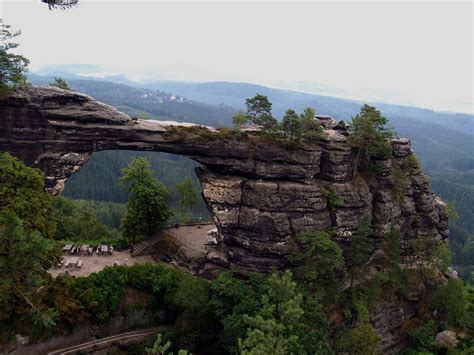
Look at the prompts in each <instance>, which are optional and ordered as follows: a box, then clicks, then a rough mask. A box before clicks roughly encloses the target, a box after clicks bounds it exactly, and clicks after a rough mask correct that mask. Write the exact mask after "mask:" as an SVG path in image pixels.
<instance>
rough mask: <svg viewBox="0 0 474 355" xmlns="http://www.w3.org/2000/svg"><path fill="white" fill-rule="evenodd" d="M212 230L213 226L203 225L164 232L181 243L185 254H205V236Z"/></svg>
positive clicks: (170, 229)
mask: <svg viewBox="0 0 474 355" xmlns="http://www.w3.org/2000/svg"><path fill="white" fill-rule="evenodd" d="M213 228H215V225H214V224H203V225H201V226H181V227H179V228H168V229H166V230H165V232H166V233H167V234H169V235H170V236H172V237H173V238H175V239H177V240H179V241H180V242H181V243H183V245H184V247H185V249H186V252H187V253H191V254H205V253H206V249H205V247H204V244H205V243H206V234H207V232H208V231H209V230H211V229H213Z"/></svg>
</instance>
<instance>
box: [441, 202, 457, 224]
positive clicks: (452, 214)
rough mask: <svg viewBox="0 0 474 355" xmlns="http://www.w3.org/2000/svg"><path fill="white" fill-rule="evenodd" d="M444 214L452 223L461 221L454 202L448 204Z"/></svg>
mask: <svg viewBox="0 0 474 355" xmlns="http://www.w3.org/2000/svg"><path fill="white" fill-rule="evenodd" d="M443 213H444V214H445V215H446V216H447V217H448V218H449V219H450V220H452V221H457V220H458V219H459V213H458V212H457V211H456V204H455V202H454V201H451V202H449V203H447V204H446V206H445V207H444V211H443Z"/></svg>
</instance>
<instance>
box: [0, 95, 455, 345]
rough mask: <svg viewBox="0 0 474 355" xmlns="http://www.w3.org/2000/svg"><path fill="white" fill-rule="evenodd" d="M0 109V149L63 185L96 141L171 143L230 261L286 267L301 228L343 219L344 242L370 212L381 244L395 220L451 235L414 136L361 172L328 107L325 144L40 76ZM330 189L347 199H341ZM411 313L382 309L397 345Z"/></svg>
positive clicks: (159, 147) (222, 260)
mask: <svg viewBox="0 0 474 355" xmlns="http://www.w3.org/2000/svg"><path fill="white" fill-rule="evenodd" d="M0 117H1V118H0V151H8V152H11V153H12V154H13V155H15V156H17V157H18V158H20V159H22V160H23V161H24V162H25V163H27V164H29V165H31V166H34V167H38V168H40V169H41V170H42V171H43V172H44V173H45V176H46V186H47V189H48V190H49V191H51V192H52V193H54V194H57V193H59V192H60V191H61V190H62V188H63V186H64V183H65V181H66V180H67V178H68V177H69V176H70V175H71V174H73V173H74V172H76V171H78V170H79V169H80V168H81V167H82V165H83V164H85V163H86V162H87V161H88V159H89V158H90V156H91V154H92V153H93V152H95V151H100V150H107V149H109V150H110V149H126V150H147V151H160V152H168V153H174V154H180V155H184V156H187V157H189V158H191V159H193V160H195V161H197V162H199V163H201V164H202V166H203V167H202V168H198V169H197V175H198V177H199V180H200V182H201V184H202V188H203V197H204V199H205V202H206V204H207V206H208V208H209V210H210V211H211V214H212V216H213V218H214V221H215V222H216V225H217V227H218V229H219V232H220V235H221V236H222V244H221V246H220V247H219V248H215V249H214V250H212V251H210V252H209V254H208V259H209V260H210V261H211V262H213V263H214V264H216V265H220V266H221V267H232V266H237V267H239V268H240V269H243V270H251V271H259V272H268V271H269V270H271V269H272V268H273V267H283V266H285V264H286V262H285V255H287V254H288V253H289V252H290V251H291V250H294V248H295V235H296V234H298V233H300V232H303V231H317V230H325V229H328V228H331V227H332V228H335V229H336V230H337V231H338V235H339V236H340V239H341V242H344V239H348V238H350V235H351V234H352V232H354V231H355V230H356V229H357V227H358V225H359V222H360V220H361V219H362V217H363V216H364V215H368V216H370V217H371V219H372V228H373V231H374V243H375V244H376V243H377V237H380V236H381V235H382V234H383V233H384V232H385V231H387V230H388V228H389V227H390V226H391V225H394V226H397V227H398V228H400V230H401V231H402V234H403V240H404V241H408V240H410V239H414V238H418V237H420V236H432V237H433V238H436V239H438V240H444V239H445V238H447V235H448V229H447V228H448V224H447V218H446V216H445V215H444V213H443V208H444V204H443V202H441V200H439V199H438V198H437V197H436V196H435V195H434V194H433V193H432V192H431V190H430V186H429V181H428V179H427V177H426V176H424V175H423V173H422V171H421V170H420V169H419V168H417V167H411V168H410V169H407V168H406V160H407V157H409V156H410V155H411V154H412V152H411V149H410V141H409V140H407V139H394V140H392V148H393V155H392V157H391V159H388V160H384V161H379V162H378V164H379V166H381V167H382V169H381V171H380V172H378V173H377V174H373V173H369V172H367V171H358V170H357V169H356V161H355V159H356V154H355V152H354V149H353V148H351V147H350V145H349V144H348V142H347V135H348V133H347V130H346V126H345V124H344V123H342V122H336V121H334V120H332V119H330V118H329V117H325V116H317V117H316V119H319V120H320V122H321V124H322V125H323V127H324V133H323V139H322V140H321V142H320V143H318V144H311V145H304V146H302V147H300V148H293V149H289V148H288V147H285V146H284V145H282V144H276V143H274V142H271V141H269V140H265V139H263V138H262V137H260V136H259V134H258V132H248V133H245V134H244V135H236V134H235V133H232V132H229V131H225V130H221V131H218V130H216V129H214V128H211V127H204V126H198V125H192V124H183V123H175V122H161V121H153V120H134V119H132V118H130V117H128V116H127V115H125V114H123V113H121V112H119V111H117V110H116V109H114V108H112V107H110V106H107V105H105V104H102V103H99V102H97V101H95V100H94V99H92V98H90V97H89V96H86V95H82V94H77V93H72V92H69V91H64V90H61V89H56V88H35V87H31V88H27V89H23V90H20V91H18V92H16V93H14V94H12V95H10V96H8V97H6V98H2V99H0ZM400 172H401V173H400ZM328 191H329V192H331V193H335V194H336V195H337V196H339V197H341V198H342V201H343V202H342V203H340V204H338V205H336V206H331V204H330V203H328V200H329V196H328ZM406 253H407V254H409V250H406ZM384 312H385V313H384ZM394 315H395V316H394ZM405 317H406V312H405V310H404V308H403V307H401V306H399V307H396V308H395V309H388V310H387V309H384V310H382V311H381V312H379V313H378V315H377V316H376V318H375V320H374V322H375V323H376V324H379V326H378V327H377V329H378V330H379V332H380V333H381V335H382V337H383V339H384V346H385V347H386V348H387V349H388V348H390V347H392V348H393V347H396V345H397V344H398V343H399V342H400V340H399V339H398V338H397V335H396V334H398V333H397V331H396V330H397V329H398V331H399V328H401V324H402V323H403V321H404V319H405ZM394 329H395V330H394Z"/></svg>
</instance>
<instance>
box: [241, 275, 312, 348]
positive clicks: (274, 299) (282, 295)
mask: <svg viewBox="0 0 474 355" xmlns="http://www.w3.org/2000/svg"><path fill="white" fill-rule="evenodd" d="M268 282H269V289H268V291H267V293H266V294H264V295H263V296H262V299H261V304H262V308H261V309H260V310H259V311H258V312H257V313H256V315H255V316H247V317H245V320H246V321H247V323H249V325H250V328H249V329H248V330H247V336H246V337H245V339H244V340H243V341H242V342H241V343H240V353H241V354H281V355H283V354H286V353H287V352H288V351H290V350H291V349H293V347H294V346H295V345H296V344H297V343H298V336H297V334H295V329H296V327H297V324H298V322H299V321H300V319H301V316H302V315H303V309H302V307H301V304H302V300H303V296H302V294H301V293H298V291H297V288H296V283H295V282H294V281H292V275H291V272H290V271H286V272H285V273H284V274H282V275H278V274H276V273H274V274H272V275H271V276H270V277H269V280H268Z"/></svg>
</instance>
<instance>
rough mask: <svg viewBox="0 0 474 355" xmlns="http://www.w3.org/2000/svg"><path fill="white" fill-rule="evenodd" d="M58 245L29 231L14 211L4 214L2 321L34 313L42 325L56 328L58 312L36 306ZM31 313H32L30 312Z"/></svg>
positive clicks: (0, 231)
mask: <svg viewBox="0 0 474 355" xmlns="http://www.w3.org/2000/svg"><path fill="white" fill-rule="evenodd" d="M54 249H55V245H54V244H53V243H52V242H51V241H48V240H47V239H45V238H43V237H42V236H41V234H40V233H39V232H38V231H27V230H25V228H24V227H23V223H22V222H21V220H20V219H19V218H18V217H17V216H15V215H14V214H13V213H12V212H5V211H2V213H1V214H0V321H6V320H11V321H16V320H17V319H16V318H17V317H20V318H24V317H25V314H33V320H34V321H35V322H36V323H37V325H38V326H46V327H48V326H51V325H54V317H55V312H54V311H53V310H51V309H48V308H45V307H42V306H41V305H38V304H36V300H35V294H36V292H37V291H38V289H39V288H40V287H41V286H42V285H43V284H44V283H45V280H47V278H48V276H47V273H46V269H48V268H50V267H51V264H52V262H58V260H57V259H55V260H51V258H50V257H49V255H51V254H52V252H53V251H54ZM27 310H29V311H27Z"/></svg>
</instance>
